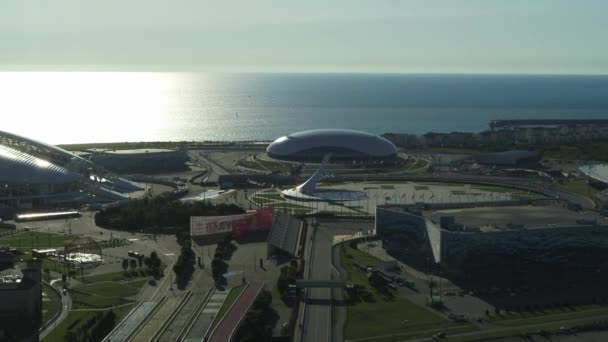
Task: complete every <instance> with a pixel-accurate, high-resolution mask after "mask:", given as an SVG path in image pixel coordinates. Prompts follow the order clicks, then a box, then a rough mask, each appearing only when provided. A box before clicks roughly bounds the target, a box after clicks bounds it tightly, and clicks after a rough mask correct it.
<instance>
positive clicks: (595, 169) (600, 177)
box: [578, 164, 608, 184]
mask: <svg viewBox="0 0 608 342" xmlns="http://www.w3.org/2000/svg"><path fill="white" fill-rule="evenodd" d="M578 169H579V171H580V172H581V173H582V174H584V175H585V176H587V177H589V178H591V179H593V180H595V181H597V182H601V183H604V184H608V164H596V165H583V166H581V167H579V168H578Z"/></svg>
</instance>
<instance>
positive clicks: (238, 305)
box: [209, 283, 264, 342]
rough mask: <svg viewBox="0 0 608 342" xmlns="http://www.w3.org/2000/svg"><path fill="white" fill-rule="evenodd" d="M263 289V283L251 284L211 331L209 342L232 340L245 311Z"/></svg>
mask: <svg viewBox="0 0 608 342" xmlns="http://www.w3.org/2000/svg"><path fill="white" fill-rule="evenodd" d="M263 287H264V284H263V283H251V284H249V285H248V286H247V288H246V289H245V290H243V292H242V293H241V296H240V297H239V298H237V300H236V301H235V302H234V304H233V305H232V307H231V308H230V310H229V311H228V312H227V313H226V316H224V319H223V320H222V321H221V322H220V323H219V325H218V326H217V327H216V329H215V330H214V331H213V335H211V337H210V338H209V341H211V342H228V341H230V340H231V339H232V337H233V335H234V332H235V331H236V328H237V327H238V325H239V324H240V323H241V321H242V320H243V317H245V314H246V313H247V311H249V308H250V307H251V304H253V301H254V300H255V298H256V297H257V296H258V293H260V291H261V290H262V288H263Z"/></svg>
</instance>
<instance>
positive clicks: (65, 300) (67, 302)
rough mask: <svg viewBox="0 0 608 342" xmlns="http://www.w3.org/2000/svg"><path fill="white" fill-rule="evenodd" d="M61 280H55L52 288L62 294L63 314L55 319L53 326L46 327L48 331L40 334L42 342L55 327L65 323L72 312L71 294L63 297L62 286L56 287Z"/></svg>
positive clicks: (45, 330)
mask: <svg viewBox="0 0 608 342" xmlns="http://www.w3.org/2000/svg"><path fill="white" fill-rule="evenodd" d="M60 280H61V279H54V280H52V281H51V286H54V287H55V288H57V289H58V290H59V293H61V294H62V295H61V314H60V315H59V317H57V318H56V319H55V321H54V322H53V324H51V325H49V326H48V327H46V329H44V331H42V332H41V333H40V337H39V338H40V340H41V341H42V340H43V339H44V338H45V337H46V336H47V335H49V334H50V333H51V332H52V331H53V329H55V327H57V326H58V325H59V324H60V323H61V322H63V320H64V319H66V317H68V313H69V312H70V309H71V308H72V298H71V297H70V295H69V294H66V295H63V292H62V289H61V287H60V286H58V285H55V284H59V281H60Z"/></svg>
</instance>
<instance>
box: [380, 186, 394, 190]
mask: <svg viewBox="0 0 608 342" xmlns="http://www.w3.org/2000/svg"><path fill="white" fill-rule="evenodd" d="M380 189H382V190H393V189H395V186H394V185H380Z"/></svg>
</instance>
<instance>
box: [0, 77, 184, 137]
mask: <svg viewBox="0 0 608 342" xmlns="http://www.w3.org/2000/svg"><path fill="white" fill-rule="evenodd" d="M175 81H176V80H175V77H174V76H173V75H171V74H168V73H143V72H142V73H130V72H129V73H127V72H1V73H0V94H2V95H1V96H2V101H0V116H1V118H2V126H0V127H1V128H0V129H1V130H6V131H9V132H12V133H16V134H22V135H25V136H27V137H31V138H33V139H36V140H40V141H45V142H49V143H62V142H75V141H77V142H93V141H94V142H109V141H127V140H128V141H142V140H151V139H153V137H155V136H158V132H159V131H161V130H162V129H163V127H165V126H166V125H167V124H168V123H169V122H170V120H171V118H170V117H169V114H168V113H169V111H168V99H167V94H168V93H169V92H170V91H171V90H172V89H173V88H174V87H175Z"/></svg>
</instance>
